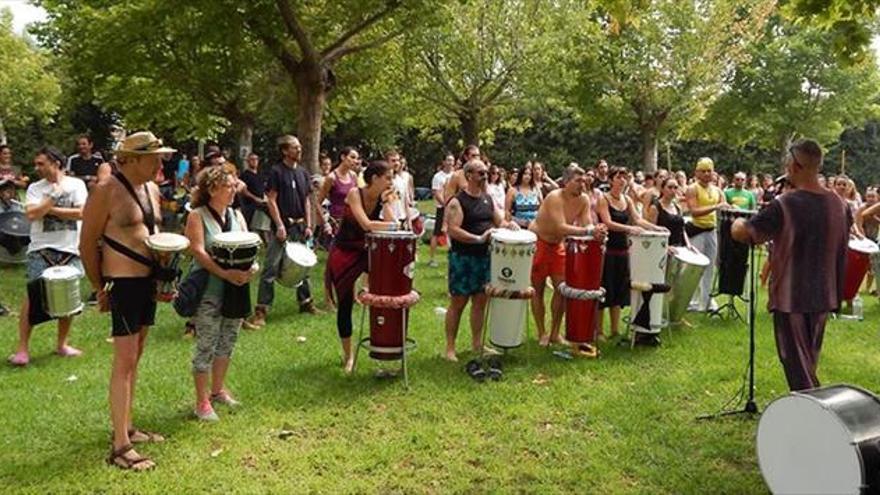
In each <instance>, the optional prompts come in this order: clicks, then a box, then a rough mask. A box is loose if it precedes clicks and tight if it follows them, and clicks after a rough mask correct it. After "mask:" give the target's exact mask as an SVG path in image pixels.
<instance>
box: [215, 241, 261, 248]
mask: <svg viewBox="0 0 880 495" xmlns="http://www.w3.org/2000/svg"><path fill="white" fill-rule="evenodd" d="M262 243H263V242H262V241H260V240H255V241H254V240H248V241H246V242H230V241H220V240H217V239H214V242H212V243H211V249H214V248H220V249H228V250H230V251H236V250H238V249H247V248H252V247H256V248H259V247H260V245H261V244H262Z"/></svg>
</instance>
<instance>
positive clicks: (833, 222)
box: [0, 132, 880, 470]
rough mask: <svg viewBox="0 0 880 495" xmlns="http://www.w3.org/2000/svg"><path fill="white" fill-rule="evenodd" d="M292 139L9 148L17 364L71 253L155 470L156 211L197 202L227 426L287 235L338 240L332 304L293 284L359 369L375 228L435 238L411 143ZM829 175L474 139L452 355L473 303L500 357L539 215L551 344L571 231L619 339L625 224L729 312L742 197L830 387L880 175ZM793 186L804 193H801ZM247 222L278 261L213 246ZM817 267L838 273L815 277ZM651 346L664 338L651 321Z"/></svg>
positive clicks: (5, 178) (802, 353)
mask: <svg viewBox="0 0 880 495" xmlns="http://www.w3.org/2000/svg"><path fill="white" fill-rule="evenodd" d="M277 144H278V152H279V154H280V160H279V161H278V162H277V163H275V164H274V165H273V166H272V167H266V168H262V167H261V166H260V157H259V156H258V155H257V154H255V153H250V154H248V155H247V156H246V157H245V164H244V167H243V168H241V169H239V168H238V167H237V166H236V165H234V164H233V163H231V160H230V158H229V156H228V155H227V154H225V153H224V152H223V151H222V150H221V149H220V148H219V147H217V146H209V147H208V149H207V150H206V153H205V155H204V157H203V158H201V157H200V156H198V155H193V156H191V157H184V158H182V159H178V160H171V159H170V157H171V156H172V155H173V154H174V153H176V150H174V149H171V148H168V147H166V146H164V145H163V143H162V141H161V140H159V139H158V138H156V137H155V136H153V135H152V134H151V133H148V132H139V133H135V134H132V135H129V136H128V137H126V138H125V139H124V140H123V141H122V142H121V143H120V144H119V146H118V147H117V148H116V149H115V150H114V151H113V152H112V157H109V158H110V159H108V160H105V159H104V158H103V157H102V156H100V155H99V154H97V153H95V152H94V151H93V143H92V140H91V139H90V138H89V137H88V136H80V137H79V138H78V139H77V143H76V153H75V154H74V155H72V156H71V157H69V158H68V157H66V156H64V154H62V153H61V152H59V151H58V150H57V149H54V148H52V147H46V148H43V149H41V150H39V151H38V152H37V153H36V155H35V156H34V157H33V165H34V169H35V172H36V175H37V176H38V177H39V180H37V181H35V182H30V180H29V177H28V176H27V175H26V174H23V173H22V172H21V169H19V168H17V167H15V166H13V164H12V153H11V151H12V150H11V148H10V147H9V146H0V200H2V202H0V208H11V207H12V206H13V204H17V205H18V207H19V211H24V213H25V214H26V216H27V219H28V220H29V221H30V245H29V246H28V249H27V259H26V264H27V283H28V297H27V298H26V299H25V300H24V301H23V303H22V305H21V311H20V314H19V343H18V346H17V349H16V351H15V353H14V354H13V355H12V356H10V358H9V361H10V363H12V364H13V365H17V366H26V365H27V364H28V363H29V360H30V354H29V352H30V350H29V341H30V335H31V330H32V329H33V327H34V326H35V325H37V324H40V323H43V322H46V321H49V320H51V319H52V318H51V317H49V315H48V314H46V312H45V308H44V307H43V302H42V297H41V295H40V293H39V286H38V284H37V283H36V282H37V281H38V280H39V279H40V277H41V275H42V273H43V271H44V270H46V269H47V268H48V267H51V266H58V265H69V266H75V267H77V268H78V269H80V270H81V271H82V272H83V273H84V274H85V276H86V278H87V280H88V282H89V285H90V287H91V289H92V292H93V294H92V296H91V299H92V300H93V301H94V303H95V304H97V305H98V307H99V308H100V310H101V311H108V312H110V313H111V325H112V337H113V343H114V344H113V345H114V360H113V371H112V376H111V381H110V403H111V420H112V424H113V448H112V454H111V456H110V458H109V461H110V462H111V463H112V464H114V465H116V466H119V467H122V468H127V469H135V470H141V469H147V468H150V467H152V466H153V465H154V464H153V461H152V460H150V459H149V458H147V457H145V456H142V455H141V454H139V453H138V452H137V451H136V450H135V449H134V447H133V445H134V444H136V443H142V442H152V441H161V440H162V436H161V435H159V434H157V433H152V432H148V431H144V430H141V429H139V428H137V427H136V426H135V423H134V422H133V419H132V402H133V397H134V389H135V385H136V381H137V367H138V363H139V360H140V358H141V356H142V354H143V352H144V347H145V342H146V336H147V332H148V329H149V327H150V326H152V325H153V324H154V322H155V313H156V306H157V302H156V298H155V297H147V298H145V297H142V296H143V294H156V286H157V280H167V279H168V277H171V278H172V279H173V278H174V276H175V275H176V274H170V275H169V274H168V273H163V270H162V269H161V268H157V267H156V265H155V263H153V262H152V261H151V253H150V251H149V249H148V248H147V245H146V243H145V241H146V239H147V238H148V237H149V236H150V235H152V234H155V233H157V232H158V231H159V227H160V226H162V227H163V229H164V230H174V229H175V228H176V222H175V219H176V218H177V215H178V214H181V215H182V214H185V221H184V222H183V223H182V232H183V234H184V235H185V236H186V238H187V239H189V243H190V247H189V250H190V253H191V254H192V258H193V263H192V266H191V267H190V268H189V270H188V271H187V277H188V278H187V280H189V279H190V278H193V277H196V276H201V277H203V279H204V281H205V285H204V288H203V292H202V295H201V296H200V297H199V299H198V300H197V301H195V302H196V303H197V307H196V309H195V311H194V314H193V316H192V317H191V318H190V319H189V321H188V322H187V326H188V328H189V330H190V332H192V333H194V334H195V342H196V343H195V349H194V352H193V359H192V373H193V380H194V389H195V397H196V400H195V407H194V413H195V415H196V417H198V418H199V419H202V420H207V421H216V420H218V419H219V416H218V415H217V412H216V410H215V408H214V406H215V405H217V404H223V405H228V406H234V405H236V404H238V401H237V400H236V399H235V398H234V397H233V394H232V393H231V392H230V391H229V390H227V388H226V387H225V376H226V373H227V371H228V368H229V365H230V360H231V356H232V353H233V350H234V347H235V343H236V338H237V335H238V332H239V329H240V328H241V327H242V326H244V327H246V328H250V329H259V328H261V327H263V326H265V325H266V322H267V320H268V319H269V316H270V308H271V307H272V304H273V302H274V300H275V295H276V294H275V283H274V282H275V280H276V279H277V278H278V277H279V266H280V262H281V259H282V257H283V256H284V250H285V245H286V243H287V242H289V241H293V242H303V243H313V245H315V246H316V247H324V248H326V249H327V250H328V251H329V255H328V259H327V264H326V267H325V269H324V273H323V275H324V276H323V281H324V286H325V288H326V290H325V301H324V302H323V306H324V307H323V308H319V306H321V305H320V304H316V303H315V301H313V298H312V292H311V286H310V284H309V281H308V279H306V280H305V281H304V283H302V284H300V285H299V286H298V288H297V289H296V296H295V297H296V300H297V302H298V305H299V311H300V312H301V313H306V314H318V313H321V312H322V311H328V310H329V311H335V312H336V324H337V330H338V335H339V338H340V344H341V348H342V354H343V361H342V362H343V368H344V370H345V372H347V373H349V372H351V371H352V369H353V366H354V354H353V350H352V342H351V337H352V330H353V329H352V311H353V308H354V305H355V287H356V284H357V283H358V279H359V278H360V277H361V276H362V275H363V274H364V273H366V272H367V270H368V264H367V251H366V249H365V242H364V241H365V237H366V234H367V233H369V232H377V231H394V230H410V231H414V232H416V233H417V234H421V233H422V231H423V230H424V229H425V223H424V220H425V218H426V217H425V216H424V215H421V214H419V211H418V209H417V208H416V200H415V196H416V194H415V193H416V188H415V184H414V180H413V176H412V174H411V173H410V172H409V171H408V169H407V164H406V159H405V157H404V156H403V155H402V154H401V153H400V152H399V151H397V150H390V151H388V152H386V153H384V154H383V156H382V159H379V160H375V161H371V162H370V163H369V164H367V165H364V163H363V160H362V158H361V154H360V152H359V150H357V149H355V148H343V149H342V150H340V151H339V153H337V154H336V155H335V156H333V157H330V156H328V155H325V156H322V159H321V167H320V172H319V173H316V174H311V173H310V172H309V171H307V170H306V169H305V168H304V167H302V166H301V165H300V162H301V154H302V147H301V145H300V142H299V140H298V139H297V138H296V137H294V136H282V137H281V138H279V139H278V142H277ZM820 170H821V150H819V148H818V146H816V145H815V143H813V142H812V141H802V142H799V143H796V145H795V146H793V147H792V151H791V157H790V158H789V160H788V161H787V164H786V174H785V175H783V176H781V177H780V178H778V179H774V178H773V177H772V176H770V175H755V174H753V175H748V174H746V173H745V172H736V173H735V174H733V175H732V177H730V178H728V177H727V176H725V175H724V174H721V173H719V172H718V171H716V170H715V166H714V162H713V161H712V160H711V159H710V158H701V159H700V160H699V161H697V163H696V164H695V167H694V174H693V177H689V176H688V174H687V173H686V172H685V171H684V170H676V171H671V170H665V169H659V170H657V171H656V172H654V173H644V172H642V171H631V170H630V169H628V168H626V167H622V166H609V164H608V163H607V162H606V161H605V160H598V161H596V162H595V164H594V165H593V166H591V167H582V166H581V165H579V164H577V163H570V164H567V165H565V166H564V167H563V173H562V175H561V176H560V177H558V178H556V179H554V178H552V177H551V176H550V175H549V173H548V172H547V167H545V165H544V164H543V163H541V162H540V161H529V162H526V163H525V164H523V165H522V166H519V167H516V168H511V169H509V170H508V169H506V168H505V167H502V166H500V165H499V164H497V163H493V162H492V161H491V160H490V159H489V157H488V156H486V154H485V153H482V152H481V150H480V149H479V148H478V147H477V146H473V145H471V146H467V147H465V149H464V150H463V151H462V153H461V154H460V155H459V156H455V155H454V154H447V155H446V156H443V157H442V158H441V159H440V160H439V163H438V164H437V166H436V171H435V173H434V175H433V177H432V179H431V188H430V189H431V193H432V197H433V201H434V204H435V207H436V210H435V212H434V215H433V220H434V222H433V228H431V229H430V231H427V232H424V236H427V237H430V249H429V253H428V260H427V262H426V264H427V265H428V266H431V267H436V266H438V265H439V263H438V255H437V252H438V251H439V250H441V249H443V246H446V245H447V244H448V245H449V249H448V251H449V252H448V272H447V273H448V293H449V307H448V310H447V312H446V316H445V332H446V347H445V350H444V351H443V355H444V357H445V358H446V359H447V360H449V361H453V362H454V361H457V360H458V357H457V347H456V336H457V334H458V329H459V326H460V324H461V317H462V315H463V313H464V311H465V308H466V306H467V305H468V304H470V305H471V309H470V318H469V322H470V327H471V337H472V338H471V346H470V347H471V350H472V351H473V352H476V353H480V354H483V353H486V352H488V353H493V352H495V351H494V350H493V349H491V348H489V349H485V348H484V347H483V341H484V339H483V338H482V331H483V328H482V326H483V322H484V314H485V311H486V306H487V303H488V296H487V294H486V291H485V287H486V284H487V283H488V282H489V277H490V270H489V262H490V254H489V249H488V245H489V241H490V239H491V237H492V234H493V233H494V232H495V231H496V229H502V228H503V229H511V230H521V229H528V230H530V231H532V232H534V233H535V235H536V237H537V246H536V252H535V255H534V260H533V265H532V270H531V283H532V286H533V287H534V289H535V291H534V296H532V297H531V305H532V309H533V317H534V318H535V323H536V328H537V334H538V335H537V338H538V343H539V345H541V346H549V345H554V344H563V343H564V339H563V337H562V336H561V334H560V326H561V323H562V321H563V319H564V304H563V301H562V297H561V296H560V295H559V291H558V290H556V289H558V287H559V286H560V284H561V283H562V282H563V280H564V277H565V256H566V252H565V249H564V247H563V241H564V240H565V238H566V237H568V236H585V235H586V236H592V237H593V238H595V239H598V240H600V241H604V242H605V246H606V250H605V257H604V261H603V263H604V266H603V270H602V275H601V280H602V288H603V289H604V295H605V297H604V299H603V300H602V302H601V308H602V309H603V313H604V310H605V309H607V310H608V313H609V315H608V322H609V323H608V327H607V328H606V327H605V325H604V317H600V318H599V319H598V322H597V323H596V324H597V326H598V333H599V335H601V337H600V341H604V340H616V339H619V338H620V336H621V335H622V334H623V332H622V331H621V328H620V323H621V313H622V310H623V308H626V307H628V306H629V305H630V303H631V301H630V295H631V287H630V280H629V279H630V276H629V272H630V266H629V264H630V260H629V249H628V238H629V236H632V235H637V234H641V233H643V232H645V231H657V232H664V233H666V232H668V235H669V244H670V246H676V247H682V248H687V249H692V250H695V251H699V252H701V253H702V254H704V255H705V256H707V257H708V258H710V260H711V261H712V263H711V264H710V268H709V269H708V270H706V271H705V273H704V274H703V276H702V279H701V282H700V287H699V290H698V292H697V295H696V296H695V297H694V299H693V301H692V303H691V309H692V310H693V311H701V312H704V311H705V312H711V311H714V310H715V309H716V308H717V304H716V302H715V301H714V300H713V297H712V296H713V281H714V274H713V267H714V266H715V261H716V257H717V251H718V238H719V235H718V228H719V212H720V211H722V210H725V209H731V208H735V209H739V210H743V211H747V212H750V214H752V216H751V219H750V220H748V222H746V221H745V219H742V220H738V221H737V222H736V223H735V224H734V228H733V229H732V230H733V233H734V236H735V237H737V238H738V239H740V240H742V241H744V242H756V243H757V242H762V243H763V242H765V241H768V240H773V241H774V250H775V251H776V252H777V253H778V254H777V256H776V257H775V258H774V257H772V256H771V261H770V263H769V265H768V270H767V271H769V272H770V273H772V274H773V275H772V278H771V280H772V281H773V282H772V283H771V289H770V290H771V310H774V311H775V315H776V316H775V319H774V322H775V324H776V327H777V342H778V346H779V349H780V351H779V352H780V359H781V360H782V362H783V365H784V367H785V369H786V376H787V377H788V378H789V384H790V386H791V387H792V388H793V389H795V388H798V387H800V388H803V387H805V386H815V385H817V384H818V380H817V379H816V377H815V365H816V362H817V360H818V352H819V348H820V346H821V331H822V329H823V328H824V323H825V316H824V315H827V313H828V312H829V311H834V310H836V309H837V308H838V307H839V303H840V301H839V296H838V295H837V293H836V290H837V289H836V288H835V287H836V286H835V284H839V283H840V270H841V267H840V262H839V257H840V256H842V254H841V253H843V251H842V250H843V249H845V242H846V238H847V237H848V236H849V235H854V236H859V237H868V238H871V239H873V240H877V235H878V219H880V201H878V192H877V188H876V187H872V188H868V189H867V190H866V192H865V194H864V197H862V196H860V195H859V193H858V192H857V190H856V188H855V185H854V184H853V182H852V180H850V179H849V178H847V177H845V176H837V177H829V178H823V177H822V176H821V175H820V173H819V171H820ZM16 188H19V189H21V188H26V194H25V197H26V199H25V201H24V204H23V205H22V204H21V203H18V202H17V201H16V200H15V199H14V198H15V194H14V193H15V191H16ZM791 190H794V191H797V194H790V195H789V194H788V193H789V192H790V191H791ZM4 191H12V194H9V193H4ZM781 198H784V199H782V200H781ZM817 198H819V199H817ZM840 200H842V201H840ZM840 205H842V208H838V206H840ZM811 219H812V220H811ZM816 219H819V220H821V221H825V222H826V224H827V228H826V229H824V230H823V231H822V232H823V233H822V235H821V236H815V235H814V236H813V237H809V236H810V234H809V233H808V232H806V231H805V230H804V225H805V224H806V223H808V222H809V221H815V220H816ZM847 222H850V223H851V224H852V227H851V228H850V227H849V223H847ZM247 231H250V232H256V233H258V234H259V236H260V238H261V239H262V240H263V242H264V243H265V256H264V258H263V259H262V260H261V262H260V266H261V268H262V269H260V270H258V269H257V268H256V267H254V268H251V269H248V270H239V269H232V268H225V267H224V266H223V265H221V263H219V262H218V261H217V260H215V259H214V258H213V257H212V255H211V247H212V246H214V245H215V244H216V239H217V238H218V236H219V235H220V234H222V233H225V232H247ZM841 232H842V234H841ZM841 236H842V237H841ZM807 238H809V239H810V240H809V241H805V239H807ZM817 242H818V243H819V244H817ZM841 242H843V243H844V244H843V247H841V245H840V243H841ZM794 246H800V247H799V249H801V247H802V246H807V247H806V248H804V249H808V250H809V252H810V256H809V259H805V258H804V256H803V255H799V256H788V254H790V253H792V250H793V249H794ZM822 263H824V264H822ZM807 265H809V266H807ZM812 266H828V267H829V268H828V269H827V270H820V272H821V273H819V274H818V275H816V271H815V270H810V267H812ZM818 276H821V279H817V278H815V277H818ZM811 277H812V278H811ZM252 281H255V282H256V283H257V284H258V288H257V295H256V304H255V306H254V307H253V308H250V307H249V303H248V305H245V306H244V307H241V305H240V304H236V303H234V302H231V301H230V298H228V297H224V294H225V293H226V292H228V291H231V290H242V289H241V288H242V287H245V288H246V287H248V284H249V283H250V282H252ZM181 287H183V285H181ZM550 287H552V288H553V289H554V290H553V294H552V296H551V304H550V312H551V317H550V325H549V331H548V327H547V324H546V321H545V319H546V308H545V294H546V292H547V291H546V289H547V288H550ZM235 288H238V289H235ZM793 288H806V289H808V290H810V291H812V293H814V294H815V296H811V297H808V298H799V297H795V296H794V295H793V290H795V289H793ZM248 301H249V299H248ZM251 309H253V311H251ZM780 315H782V316H780ZM804 315H806V316H804ZM73 318H74V317H73V316H68V317H64V318H60V319H58V322H57V325H58V338H57V347H56V350H57V353H58V355H59V356H63V357H73V356H79V355H80V354H82V352H81V351H80V350H79V349H76V348H75V347H73V346H72V345H71V344H70V343H69V341H68V338H69V335H70V331H71V327H72V322H73ZM780 335H781V336H782V337H780ZM817 336H818V343H817V340H816V339H817ZM636 343H637V344H644V345H652V346H656V345H658V344H659V343H660V342H659V338H658V337H657V336H656V335H653V334H648V335H646V336H640V338H639V339H638V340H637V341H636Z"/></svg>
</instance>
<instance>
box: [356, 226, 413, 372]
mask: <svg viewBox="0 0 880 495" xmlns="http://www.w3.org/2000/svg"><path fill="white" fill-rule="evenodd" d="M417 240H418V236H416V235H415V234H413V233H412V232H371V233H367V249H368V250H369V259H370V265H369V267H370V268H369V291H370V293H371V294H374V295H377V296H405V295H407V294H409V293H410V292H412V287H413V274H414V271H415V265H416V241H417ZM404 311H407V310H405V309H398V308H377V307H370V357H372V358H374V359H381V360H397V359H400V358H401V357H402V355H403V346H404V328H405V326H406V324H407V321H406V319H405V318H404ZM407 315H408V313H407Z"/></svg>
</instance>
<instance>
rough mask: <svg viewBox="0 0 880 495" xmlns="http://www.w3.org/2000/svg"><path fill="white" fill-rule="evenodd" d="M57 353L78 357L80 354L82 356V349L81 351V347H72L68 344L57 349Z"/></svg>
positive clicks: (63, 355) (62, 355)
mask: <svg viewBox="0 0 880 495" xmlns="http://www.w3.org/2000/svg"><path fill="white" fill-rule="evenodd" d="M55 353H56V354H58V355H59V356H61V357H78V356H82V351H81V350H79V349H77V348H75V347H70V346H69V345H66V346H64V347H62V348H61V349H58V350H57V351H55Z"/></svg>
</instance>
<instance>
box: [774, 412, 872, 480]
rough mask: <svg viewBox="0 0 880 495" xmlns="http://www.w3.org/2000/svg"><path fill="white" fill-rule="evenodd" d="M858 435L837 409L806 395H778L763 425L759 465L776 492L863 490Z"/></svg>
mask: <svg viewBox="0 0 880 495" xmlns="http://www.w3.org/2000/svg"><path fill="white" fill-rule="evenodd" d="M853 440H854V439H853V436H852V434H851V433H850V432H849V430H848V429H847V428H846V426H844V424H843V423H842V422H841V421H840V420H839V419H838V418H837V416H836V415H835V413H834V412H833V411H831V410H829V409H826V408H824V407H822V405H821V404H820V403H819V402H817V401H815V400H813V399H811V398H810V397H808V396H803V395H790V396H787V397H783V398H781V399H777V400H776V401H774V402H773V403H772V404H770V406H768V407H767V410H766V411H764V414H763V415H761V421H760V423H758V464H759V465H760V466H761V473H762V474H763V475H764V481H765V482H766V483H767V487H768V488H770V491H771V492H773V493H816V494H818V493H860V488H861V483H862V467H861V466H862V465H861V460H860V457H859V453H858V449H857V448H856V447H855V446H854V445H852V442H853Z"/></svg>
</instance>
